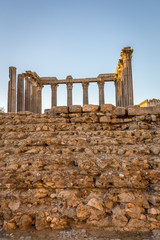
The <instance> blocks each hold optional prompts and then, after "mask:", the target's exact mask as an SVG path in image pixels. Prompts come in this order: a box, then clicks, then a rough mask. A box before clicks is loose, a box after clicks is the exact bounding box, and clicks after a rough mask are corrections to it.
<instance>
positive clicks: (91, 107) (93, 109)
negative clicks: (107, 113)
mask: <svg viewBox="0 0 160 240" xmlns="http://www.w3.org/2000/svg"><path fill="white" fill-rule="evenodd" d="M98 109H99V106H98V105H92V104H86V105H84V106H83V107H82V111H83V112H88V113H89V112H97V111H98Z"/></svg>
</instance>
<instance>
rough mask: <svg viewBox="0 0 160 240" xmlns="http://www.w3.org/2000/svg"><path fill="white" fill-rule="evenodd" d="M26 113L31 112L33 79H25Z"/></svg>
mask: <svg viewBox="0 0 160 240" xmlns="http://www.w3.org/2000/svg"><path fill="white" fill-rule="evenodd" d="M25 111H31V79H30V78H29V77H27V76H26V77H25Z"/></svg>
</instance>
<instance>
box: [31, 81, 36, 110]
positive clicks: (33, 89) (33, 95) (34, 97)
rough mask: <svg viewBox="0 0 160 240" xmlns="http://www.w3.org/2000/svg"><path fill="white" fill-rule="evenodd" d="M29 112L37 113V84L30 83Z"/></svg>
mask: <svg viewBox="0 0 160 240" xmlns="http://www.w3.org/2000/svg"><path fill="white" fill-rule="evenodd" d="M31 96H32V97H31V112H33V113H37V84H36V83H35V82H33V83H32V95H31Z"/></svg>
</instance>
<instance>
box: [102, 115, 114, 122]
mask: <svg viewBox="0 0 160 240" xmlns="http://www.w3.org/2000/svg"><path fill="white" fill-rule="evenodd" d="M100 122H102V123H105V122H111V118H110V117H107V116H103V117H100Z"/></svg>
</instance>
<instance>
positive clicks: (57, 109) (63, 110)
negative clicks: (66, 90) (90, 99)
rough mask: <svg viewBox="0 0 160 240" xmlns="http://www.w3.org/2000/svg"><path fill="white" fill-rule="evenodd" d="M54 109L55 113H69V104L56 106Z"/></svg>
mask: <svg viewBox="0 0 160 240" xmlns="http://www.w3.org/2000/svg"><path fill="white" fill-rule="evenodd" d="M54 111H55V113H68V107H67V106H59V107H55V109H54Z"/></svg>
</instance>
